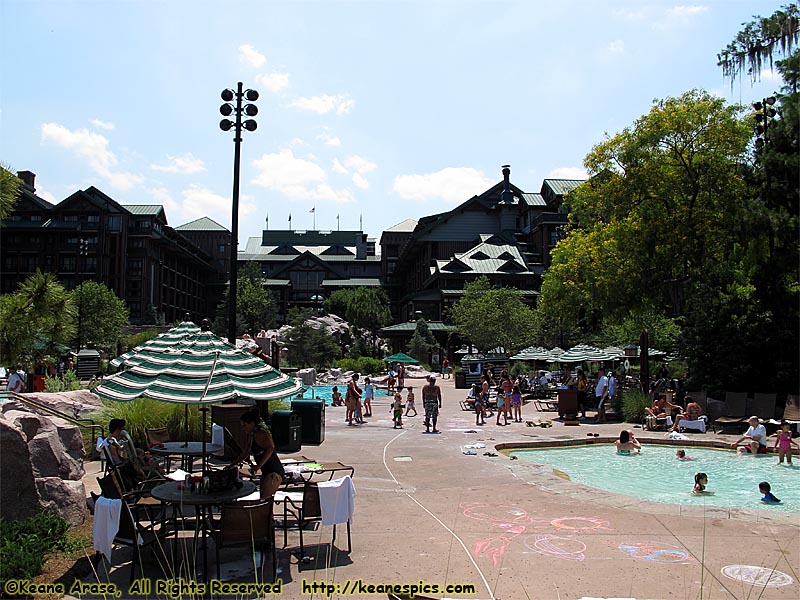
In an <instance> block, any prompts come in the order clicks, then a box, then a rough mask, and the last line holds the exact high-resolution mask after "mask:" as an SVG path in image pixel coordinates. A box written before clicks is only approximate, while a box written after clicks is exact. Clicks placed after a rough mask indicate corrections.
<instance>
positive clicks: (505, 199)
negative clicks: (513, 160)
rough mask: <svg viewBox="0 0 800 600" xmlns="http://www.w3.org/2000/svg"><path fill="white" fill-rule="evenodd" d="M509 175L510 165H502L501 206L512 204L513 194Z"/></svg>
mask: <svg viewBox="0 0 800 600" xmlns="http://www.w3.org/2000/svg"><path fill="white" fill-rule="evenodd" d="M510 175H511V165H503V191H502V192H501V194H500V203H501V204H513V203H514V193H513V192H512V191H511V182H510V181H509V176H510Z"/></svg>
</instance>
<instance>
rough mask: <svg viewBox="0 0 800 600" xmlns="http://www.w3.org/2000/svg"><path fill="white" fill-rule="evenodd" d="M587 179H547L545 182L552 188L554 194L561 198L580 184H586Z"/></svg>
mask: <svg viewBox="0 0 800 600" xmlns="http://www.w3.org/2000/svg"><path fill="white" fill-rule="evenodd" d="M585 181H586V180H585V179H545V180H544V182H545V183H546V184H547V185H548V186H549V187H550V189H551V190H553V192H555V193H556V194H559V195H561V196H563V195H565V194H568V193H570V192H571V191H572V190H574V189H575V188H576V187H578V186H579V185H580V184H582V183H583V182H585Z"/></svg>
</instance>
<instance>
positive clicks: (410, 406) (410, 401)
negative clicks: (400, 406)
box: [404, 388, 417, 417]
mask: <svg viewBox="0 0 800 600" xmlns="http://www.w3.org/2000/svg"><path fill="white" fill-rule="evenodd" d="M407 389H408V396H406V414H405V415H404V416H406V417H407V416H408V413H409V411H412V410H413V411H414V415H413V416H415V417H416V416H417V409H416V408H415V407H414V388H407Z"/></svg>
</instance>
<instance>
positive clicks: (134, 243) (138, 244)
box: [131, 239, 144, 248]
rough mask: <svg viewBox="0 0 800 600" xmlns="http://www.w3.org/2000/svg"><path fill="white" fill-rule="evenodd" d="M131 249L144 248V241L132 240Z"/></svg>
mask: <svg viewBox="0 0 800 600" xmlns="http://www.w3.org/2000/svg"><path fill="white" fill-rule="evenodd" d="M131 248H144V240H135V239H134V240H131Z"/></svg>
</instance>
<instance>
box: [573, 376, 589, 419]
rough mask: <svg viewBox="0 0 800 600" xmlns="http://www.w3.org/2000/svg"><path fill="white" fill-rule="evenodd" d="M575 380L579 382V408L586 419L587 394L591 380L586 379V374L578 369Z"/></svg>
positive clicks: (577, 383)
mask: <svg viewBox="0 0 800 600" xmlns="http://www.w3.org/2000/svg"><path fill="white" fill-rule="evenodd" d="M575 379H576V380H577V382H576V384H575V386H576V388H577V390H578V406H579V407H580V409H581V412H582V413H583V414H582V415H581V416H582V417H583V418H584V419H585V418H586V393H587V391H588V390H589V380H588V379H586V374H585V373H584V372H583V369H581V368H580V367H578V368H577V369H575Z"/></svg>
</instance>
